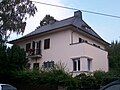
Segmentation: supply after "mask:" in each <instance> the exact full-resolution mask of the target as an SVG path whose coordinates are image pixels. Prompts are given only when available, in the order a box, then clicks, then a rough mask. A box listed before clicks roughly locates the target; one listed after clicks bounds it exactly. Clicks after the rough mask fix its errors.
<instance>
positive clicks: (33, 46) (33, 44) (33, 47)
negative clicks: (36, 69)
mask: <svg viewBox="0 0 120 90" xmlns="http://www.w3.org/2000/svg"><path fill="white" fill-rule="evenodd" d="M32 49H35V41H33V42H32Z"/></svg>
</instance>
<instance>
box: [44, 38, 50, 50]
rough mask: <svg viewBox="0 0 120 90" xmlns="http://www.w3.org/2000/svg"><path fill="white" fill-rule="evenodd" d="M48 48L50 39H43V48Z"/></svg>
mask: <svg viewBox="0 0 120 90" xmlns="http://www.w3.org/2000/svg"><path fill="white" fill-rule="evenodd" d="M49 48H50V39H45V40H44V49H49Z"/></svg>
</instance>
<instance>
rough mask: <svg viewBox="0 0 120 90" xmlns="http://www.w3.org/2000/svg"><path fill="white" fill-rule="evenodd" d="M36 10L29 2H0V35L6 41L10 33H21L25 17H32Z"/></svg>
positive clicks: (18, 0)
mask: <svg viewBox="0 0 120 90" xmlns="http://www.w3.org/2000/svg"><path fill="white" fill-rule="evenodd" d="M36 11H37V8H36V6H35V5H34V4H33V3H32V2H31V1H30V0H3V1H2V2H0V35H2V37H3V38H4V40H7V39H8V37H9V36H10V34H11V32H17V34H20V33H23V32H24V30H25V26H26V20H27V16H34V14H35V13H36Z"/></svg>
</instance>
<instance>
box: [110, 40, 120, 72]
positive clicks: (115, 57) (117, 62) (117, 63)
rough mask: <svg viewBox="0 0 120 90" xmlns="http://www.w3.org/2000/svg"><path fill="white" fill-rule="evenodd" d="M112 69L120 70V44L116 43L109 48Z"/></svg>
mask: <svg viewBox="0 0 120 90" xmlns="http://www.w3.org/2000/svg"><path fill="white" fill-rule="evenodd" d="M108 58H109V67H110V69H114V70H120V42H118V41H115V42H112V43H111V46H110V47H108Z"/></svg>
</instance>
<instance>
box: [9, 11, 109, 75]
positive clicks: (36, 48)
mask: <svg viewBox="0 0 120 90" xmlns="http://www.w3.org/2000/svg"><path fill="white" fill-rule="evenodd" d="M10 43H12V44H17V45H19V46H20V47H21V48H24V49H25V50H26V52H27V57H28V60H29V67H30V69H32V68H39V67H44V68H50V67H53V66H54V64H55V63H58V62H62V63H64V64H65V65H66V68H67V69H69V71H70V72H71V73H73V74H74V75H77V74H80V73H81V72H93V71H96V70H103V71H106V72H107V71H108V57H107V56H108V52H107V51H106V46H108V43H107V42H106V41H104V40H103V39H102V38H101V37H100V36H99V35H98V34H97V33H96V32H95V31H94V30H93V29H92V28H91V27H90V26H89V25H88V24H86V23H85V22H84V21H83V19H82V12H81V11H76V12H74V16H73V17H70V18H67V19H64V20H61V21H56V22H51V23H50V24H48V25H45V26H42V27H40V28H39V29H36V30H34V31H33V32H31V33H29V34H27V35H25V36H23V37H22V38H19V39H16V40H13V41H10Z"/></svg>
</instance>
